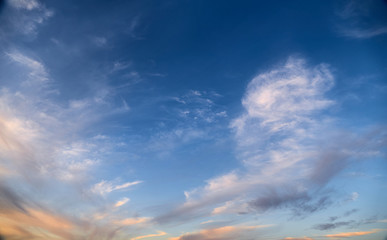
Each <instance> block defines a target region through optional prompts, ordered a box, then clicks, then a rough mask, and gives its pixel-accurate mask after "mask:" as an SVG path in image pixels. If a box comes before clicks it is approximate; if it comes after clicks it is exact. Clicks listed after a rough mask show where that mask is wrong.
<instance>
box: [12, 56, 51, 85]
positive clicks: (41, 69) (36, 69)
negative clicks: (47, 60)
mask: <svg viewBox="0 0 387 240" xmlns="http://www.w3.org/2000/svg"><path fill="white" fill-rule="evenodd" d="M7 56H8V57H9V58H10V59H11V60H12V61H14V62H17V63H19V64H21V65H22V66H24V67H26V68H27V69H28V70H29V71H30V73H29V79H30V81H34V82H37V83H44V82H47V81H48V80H49V75H48V73H47V70H46V68H45V66H44V65H43V63H41V62H40V61H37V60H35V59H32V58H30V57H27V56H25V55H23V54H21V53H20V52H12V53H7Z"/></svg>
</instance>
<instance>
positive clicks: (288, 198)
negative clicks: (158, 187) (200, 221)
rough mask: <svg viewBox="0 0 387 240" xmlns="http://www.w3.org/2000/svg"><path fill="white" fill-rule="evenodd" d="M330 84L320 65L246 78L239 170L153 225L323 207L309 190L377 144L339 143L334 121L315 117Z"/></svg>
mask: <svg viewBox="0 0 387 240" xmlns="http://www.w3.org/2000/svg"><path fill="white" fill-rule="evenodd" d="M333 84H334V78H333V75H332V73H331V71H330V68H329V66H328V65H327V64H319V65H317V66H314V67H313V66H312V67H311V66H308V65H307V63H306V61H305V60H303V59H300V58H292V57H291V58H289V59H288V61H287V62H286V63H285V64H284V65H283V66H279V67H277V68H275V69H273V70H269V71H267V72H265V73H261V74H259V75H257V76H256V77H255V78H253V79H252V81H251V82H250V83H249V84H248V87H247V89H246V93H245V96H244V97H243V100H242V104H243V107H244V110H245V111H244V112H243V113H242V114H241V116H239V117H237V118H236V119H235V120H234V121H233V122H232V124H231V127H232V129H233V130H235V138H236V143H237V150H236V152H237V154H238V158H240V159H241V161H242V163H243V165H242V168H241V169H239V170H234V171H231V172H229V173H227V174H224V175H221V176H218V177H214V178H212V179H210V180H208V181H206V184H205V186H202V187H198V188H195V189H193V190H191V191H185V193H184V194H185V196H186V201H185V203H184V204H182V205H181V206H179V207H177V208H176V209H175V210H173V211H172V212H169V213H167V214H165V215H162V216H160V217H159V218H158V220H159V221H160V222H162V221H170V220H173V219H175V220H176V219H180V220H186V219H187V218H190V217H195V216H203V215H208V212H212V214H221V213H244V212H249V211H266V210H267V209H276V208H279V207H283V206H288V207H290V208H292V207H294V209H292V210H293V211H294V214H296V215H301V214H310V213H313V212H315V211H318V210H319V209H323V208H325V207H326V206H328V205H329V204H330V201H331V200H330V199H329V196H326V195H324V193H323V191H320V193H319V194H320V195H319V194H315V190H316V189H321V187H323V186H325V184H326V183H327V182H329V181H330V180H331V179H332V178H333V177H334V176H336V175H337V174H338V173H339V172H340V171H341V170H342V169H343V168H345V167H346V165H347V164H348V163H349V161H350V160H349V159H352V158H355V157H357V156H364V152H368V151H371V150H372V149H373V148H375V147H376V148H377V147H378V144H377V142H378V140H377V139H379V138H380V137H383V136H382V134H378V133H374V134H368V133H367V134H368V136H367V134H365V137H363V136H360V137H359V136H357V135H344V136H340V133H338V132H337V129H335V128H334V124H333V123H334V121H332V120H331V119H330V118H329V117H324V116H323V115H322V114H321V110H323V109H326V108H327V107H329V106H331V105H333V104H334V101H332V100H330V99H328V98H326V97H325V93H326V92H327V91H328V90H329V89H330V88H331V87H332V86H333ZM342 139H345V141H342ZM359 146H362V147H359ZM214 206H215V207H214Z"/></svg>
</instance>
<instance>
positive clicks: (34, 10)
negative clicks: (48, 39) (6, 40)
mask: <svg viewBox="0 0 387 240" xmlns="http://www.w3.org/2000/svg"><path fill="white" fill-rule="evenodd" d="M9 6H10V7H11V8H9V12H8V13H7V14H6V15H5V17H6V18H7V20H8V21H6V23H7V24H5V25H4V28H3V29H2V31H4V30H6V32H4V36H7V35H10V34H20V33H21V34H23V35H25V36H27V37H30V38H31V37H32V38H34V37H35V36H36V35H37V34H38V27H39V25H42V24H44V23H45V22H46V21H47V20H48V19H49V18H51V17H52V16H53V15H54V11H53V10H51V9H48V8H46V6H45V5H44V4H42V3H41V2H39V1H37V0H10V1H9Z"/></svg>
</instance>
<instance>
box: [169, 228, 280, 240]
mask: <svg viewBox="0 0 387 240" xmlns="http://www.w3.org/2000/svg"><path fill="white" fill-rule="evenodd" d="M271 226H272V225H257V226H225V227H220V228H212V229H205V230H201V231H199V232H194V233H186V234H183V235H181V236H179V237H173V238H169V240H220V239H222V240H231V239H241V240H243V239H251V237H252V236H256V231H255V230H257V229H261V228H267V227H271ZM249 233H251V234H253V235H250V234H249Z"/></svg>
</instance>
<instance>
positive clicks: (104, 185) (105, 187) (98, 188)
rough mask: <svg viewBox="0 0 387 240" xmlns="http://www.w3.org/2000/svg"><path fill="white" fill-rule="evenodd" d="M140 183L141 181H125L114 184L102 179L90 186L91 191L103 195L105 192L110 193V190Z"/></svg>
mask: <svg viewBox="0 0 387 240" xmlns="http://www.w3.org/2000/svg"><path fill="white" fill-rule="evenodd" d="M140 183H142V181H134V182H126V183H123V184H119V185H114V184H113V183H112V182H108V181H105V180H102V181H101V182H99V183H96V184H95V185H94V186H93V187H92V189H91V191H92V192H93V193H96V194H100V195H105V194H106V193H110V192H112V191H116V190H120V189H125V188H128V187H131V186H134V185H137V184H140Z"/></svg>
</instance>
